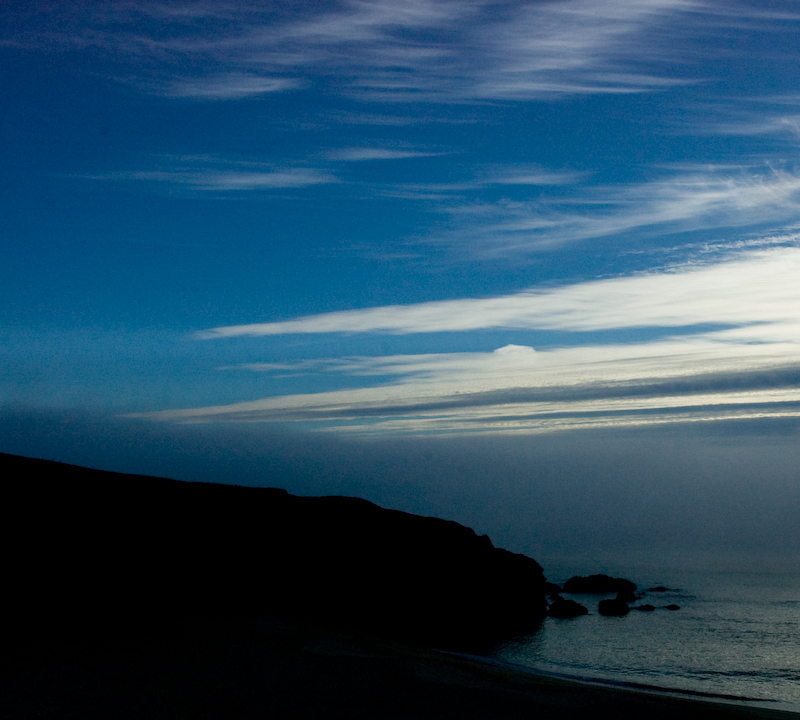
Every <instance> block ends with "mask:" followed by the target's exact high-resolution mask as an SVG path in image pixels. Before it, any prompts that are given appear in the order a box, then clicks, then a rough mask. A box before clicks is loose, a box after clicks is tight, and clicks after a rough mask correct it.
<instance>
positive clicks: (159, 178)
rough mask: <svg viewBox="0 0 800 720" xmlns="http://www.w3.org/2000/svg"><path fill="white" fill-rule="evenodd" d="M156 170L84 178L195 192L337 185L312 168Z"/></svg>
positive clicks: (210, 165)
mask: <svg viewBox="0 0 800 720" xmlns="http://www.w3.org/2000/svg"><path fill="white" fill-rule="evenodd" d="M160 164H161V165H162V167H161V168H160V169H158V170H130V171H115V172H108V173H97V174H91V175H84V176H83V177H85V178H87V179H91V180H105V181H114V182H146V183H155V184H164V185H174V186H178V187H183V188H186V189H187V190H191V191H197V192H222V193H228V192H230V193H236V192H253V191H259V190H262V191H267V190H277V189H282V188H304V187H310V186H314V185H326V184H329V183H337V182H339V179H338V178H337V177H336V176H335V175H333V174H332V173H331V172H329V171H327V170H323V169H319V168H312V167H288V168H286V167H283V168H281V167H272V166H267V165H265V164H263V163H249V162H233V161H225V160H220V159H218V158H202V157H187V158H184V159H183V160H181V159H177V161H170V162H167V163H160Z"/></svg>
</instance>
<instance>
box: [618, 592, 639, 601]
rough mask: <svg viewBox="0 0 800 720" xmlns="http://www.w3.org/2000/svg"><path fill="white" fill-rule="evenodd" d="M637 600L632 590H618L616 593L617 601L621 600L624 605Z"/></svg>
mask: <svg viewBox="0 0 800 720" xmlns="http://www.w3.org/2000/svg"><path fill="white" fill-rule="evenodd" d="M638 599H639V598H638V597H637V595H636V593H635V592H633V590H620V591H619V592H618V593H617V600H621V601H622V602H625V603H632V602H636V601H637V600H638Z"/></svg>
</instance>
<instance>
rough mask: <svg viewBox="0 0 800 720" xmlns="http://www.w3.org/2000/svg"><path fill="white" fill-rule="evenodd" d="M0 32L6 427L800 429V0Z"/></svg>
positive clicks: (367, 432)
mask: <svg viewBox="0 0 800 720" xmlns="http://www.w3.org/2000/svg"><path fill="white" fill-rule="evenodd" d="M0 17H2V23H0V26H2V28H3V29H2V35H1V36H0V57H1V58H2V62H1V63H0V67H2V68H3V70H2V73H0V81H1V82H2V96H3V99H4V100H3V104H4V111H3V113H2V114H1V115H0V130H2V137H3V138H4V143H3V150H2V155H1V156H0V157H2V172H0V182H1V183H2V193H0V202H2V217H3V233H2V247H3V263H2V264H0V312H2V314H1V315H0V358H2V365H3V367H4V372H3V373H2V378H0V403H2V406H3V407H4V408H5V409H6V410H5V411H6V413H11V414H14V413H17V414H20V413H22V414H23V415H25V414H26V413H28V414H30V413H56V414H57V413H62V414H66V415H64V416H65V417H66V416H67V415H68V416H69V417H72V418H75V417H81V418H84V419H85V418H88V417H92V418H108V419H109V422H111V421H112V420H113V422H114V423H117V422H121V423H123V425H122V426H120V427H123V426H124V424H125V422H129V423H131V427H133V426H134V425H136V427H140V426H141V425H140V424H141V423H144V424H145V425H148V424H149V425H152V426H153V427H155V426H159V427H162V428H166V427H168V426H169V427H172V428H174V427H175V426H177V425H180V424H182V423H191V424H196V423H212V424H214V425H215V426H218V425H222V424H226V423H230V424H231V425H232V426H237V427H242V426H243V423H244V424H247V425H248V432H251V431H252V423H256V424H257V425H259V427H262V429H263V433H264V437H265V438H266V437H268V436H269V433H270V432H277V431H280V432H292V433H294V432H298V433H301V434H302V433H312V434H313V435H314V436H315V437H318V436H319V435H320V434H322V435H325V436H326V437H339V438H344V437H346V438H351V439H353V438H356V439H357V438H373V439H374V438H382V441H386V442H394V441H395V440H397V439H398V438H432V437H438V438H443V437H451V438H452V437H456V438H464V437H465V436H467V437H476V438H477V437H481V438H485V437H487V436H508V435H512V436H525V437H533V436H539V435H547V434H552V433H556V434H560V437H562V436H563V437H567V436H568V437H572V438H574V442H575V443H576V444H580V443H583V442H584V439H585V437H586V435H585V433H587V432H592V431H594V430H598V429H600V430H604V431H605V430H610V431H613V430H615V429H616V430H619V431H620V432H623V431H627V430H630V429H632V428H639V429H642V428H644V429H647V430H648V431H650V432H652V433H658V432H661V431H663V430H664V429H665V428H667V427H675V428H682V429H683V430H682V432H685V433H687V434H691V433H693V432H695V430H694V428H697V427H698V424H702V425H703V426H704V428H707V427H710V426H714V427H715V428H717V427H719V428H725V430H724V433H728V434H730V433H734V434H735V433H736V432H739V431H738V430H736V429H735V428H736V427H739V428H748V432H749V431H750V430H751V429H752V428H754V427H757V428H758V434H759V435H760V436H761V435H764V434H766V436H770V435H771V434H772V432H773V431H772V430H771V428H773V427H778V426H780V428H781V430H780V431H775V433H776V437H778V436H781V437H786V432H787V431H786V429H785V428H786V427H787V423H788V426H789V427H794V425H793V423H794V422H795V420H794V419H795V418H797V417H798V414H799V413H800V382H799V381H800V363H799V361H800V283H798V275H799V274H800V273H799V271H800V242H799V241H798V239H799V238H800V165H798V160H797V151H798V147H800V62H798V61H799V60H800V6H798V4H797V3H795V2H739V1H736V0H734V1H731V2H727V1H726V2H721V1H719V2H717V1H709V2H701V1H699V0H633V1H630V0H628V1H626V2H620V1H617V0H592V1H591V2H589V1H584V0H564V1H562V2H481V1H480V0H477V1H472V0H470V1H467V0H454V1H453V2H447V1H441V0H437V1H436V2H426V1H424V0H416V1H409V2H383V1H381V0H376V1H375V2H320V3H295V2H270V3H250V2H244V1H242V2H238V1H236V0H234V1H232V2H213V3H205V2H195V3H183V2H145V1H141V2H138V1H130V2H107V3H102V4H99V5H98V4H83V3H48V4H46V5H45V4H38V3H37V4H27V3H18V2H11V3H6V4H4V5H3V6H2V9H0ZM26 417H27V415H26ZM48 417H50V415H48ZM87 422H88V421H87ZM771 423H772V424H771ZM84 426H85V425H81V427H84ZM115 427H117V426H116V425H115ZM731 428H734V429H731ZM131 432H133V431H131ZM164 432H173V431H172V430H169V431H167V430H164ZM713 432H714V433H716V432H717V430H714V431H713ZM720 432H722V431H720ZM742 432H744V431H742ZM792 432H794V431H792ZM12 434H13V433H12ZM564 434H566V435H564ZM18 435H19V433H17V436H18ZM9 437H11V435H9ZM654 437H655V435H654ZM582 438H583V439H582ZM9 442H10V441H9ZM787 442H788V441H787ZM8 447H9V448H12V449H13V448H18V447H22V446H19V445H15V444H14V443H13V442H10V444H9V445H8ZM40 452H44V450H42V449H41V448H40ZM53 452H54V453H55V452H57V451H56V450H53ZM58 452H62V451H61V450H59V451H58ZM64 452H66V451H64ZM70 457H72V456H70ZM87 458H88V460H91V457H90V456H87ZM87 458H82V459H84V460H86V459H87ZM96 462H99V460H97V461H96ZM787 467H788V465H787Z"/></svg>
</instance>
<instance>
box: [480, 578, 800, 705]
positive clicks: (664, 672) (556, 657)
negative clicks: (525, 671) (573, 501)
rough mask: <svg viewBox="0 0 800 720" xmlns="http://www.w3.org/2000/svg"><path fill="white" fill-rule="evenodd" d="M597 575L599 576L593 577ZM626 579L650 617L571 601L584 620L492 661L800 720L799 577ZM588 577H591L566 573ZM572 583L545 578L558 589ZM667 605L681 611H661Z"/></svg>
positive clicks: (504, 649)
mask: <svg viewBox="0 0 800 720" xmlns="http://www.w3.org/2000/svg"><path fill="white" fill-rule="evenodd" d="M597 572H606V571H605V570H602V569H601V570H598V571H597ZM648 573H649V574H648V576H645V577H641V576H640V577H636V576H635V575H634V574H633V573H631V572H628V573H627V574H621V573H615V572H606V574H612V575H614V576H615V577H626V578H628V579H630V580H633V581H634V582H636V583H637V585H638V586H639V590H646V589H647V588H649V587H655V586H658V585H664V586H666V587H668V588H670V590H669V591H668V592H660V593H654V592H653V593H647V594H646V596H645V598H644V599H642V600H641V601H639V602H640V603H650V604H652V605H655V606H656V607H657V608H658V607H659V606H662V607H661V608H659V609H657V610H655V611H653V612H637V611H631V612H630V613H629V614H628V615H626V616H624V617H620V618H613V617H604V616H602V615H600V614H598V612H597V604H598V602H599V600H600V599H602V598H603V597H610V596H603V595H600V596H598V595H570V594H567V593H564V597H569V598H572V599H574V600H576V601H578V602H580V603H581V604H582V605H584V606H586V607H587V608H588V609H589V612H590V613H591V614H589V615H584V616H581V617H577V618H574V619H569V620H560V619H556V618H546V619H545V621H544V623H543V624H542V626H541V628H540V629H538V630H537V631H536V632H534V633H532V634H530V635H528V636H526V637H523V638H518V639H516V640H514V641H512V642H509V643H506V644H505V645H503V646H501V647H499V648H498V649H496V650H495V651H494V652H493V653H492V656H491V657H492V659H494V660H499V661H502V662H507V663H513V664H515V665H521V666H524V667H527V668H530V669H533V670H535V671H537V672H543V673H548V674H555V675H557V676H563V677H572V678H579V679H584V680H594V681H601V682H611V683H614V684H622V685H647V686H655V687H657V688H663V689H665V690H670V689H674V690H679V691H688V692H689V693H708V694H711V695H717V696H735V697H737V698H743V699H746V700H738V701H735V702H746V703H747V704H752V705H758V706H764V707H772V708H775V709H785V710H792V711H794V712H800V568H797V569H796V570H793V571H792V570H782V571H778V572H775V571H767V570H763V571H754V570H749V571H731V570H724V571H722V570H716V571H715V570H705V571H702V572H699V571H674V570H673V571H666V570H665V571H662V572H658V573H653V572H652V571H648ZM571 574H573V575H574V574H581V575H586V574H590V573H586V572H583V573H571ZM568 577H570V575H564V576H563V577H560V576H556V575H548V579H550V580H552V581H554V582H557V583H559V584H562V583H563V581H564V580H566V579H567V578H568ZM670 603H674V604H676V605H679V606H680V610H676V611H669V610H666V609H664V608H663V606H665V605H668V604H670Z"/></svg>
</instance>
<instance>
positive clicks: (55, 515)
mask: <svg viewBox="0 0 800 720" xmlns="http://www.w3.org/2000/svg"><path fill="white" fill-rule="evenodd" d="M0 477H2V478H3V483H2V485H0V508H2V510H0V521H1V522H0V543H2V547H3V548H5V549H6V553H5V560H4V563H5V564H4V567H3V587H4V588H5V590H4V598H3V601H4V610H5V612H4V618H15V619H16V624H17V626H18V627H19V628H25V629H22V630H21V632H23V633H24V632H28V631H30V630H32V629H34V628H36V627H37V624H41V623H47V622H49V624H50V629H54V628H67V627H70V628H74V630H75V632H76V633H80V632H82V628H89V627H92V628H95V629H99V630H98V631H99V632H105V631H106V630H104V629H103V628H106V629H108V628H113V627H119V626H120V625H122V624H123V623H128V622H140V623H142V624H143V625H145V626H147V625H150V624H152V623H153V622H156V621H160V622H165V623H170V622H172V621H173V620H174V619H176V618H181V617H184V616H188V615H195V616H201V617H202V616H206V615H209V614H215V615H218V616H222V615H238V616H245V615H251V616H255V615H264V614H271V615H273V616H276V617H286V618H287V619H297V620H301V621H311V622H320V623H325V624H330V625H341V626H346V627H355V628H358V629H363V630H366V631H368V632H375V633H379V634H383V635H388V636H392V637H400V638H402V639H407V640H410V641H419V642H423V643H427V644H433V645H439V646H446V647H450V648H462V647H464V648H467V647H469V648H472V647H477V646H479V645H482V644H486V643H491V642H493V641H496V640H500V639H505V638H507V637H510V636H512V635H514V634H517V633H520V632H527V631H530V630H532V629H534V628H535V627H536V626H537V624H538V623H539V622H541V620H542V618H544V616H545V613H546V603H545V596H544V576H543V573H542V568H541V567H540V566H539V564H538V563H537V562H536V561H534V560H532V559H531V558H528V557H525V556H523V555H518V554H514V553H511V552H508V551H507V550H501V549H498V548H495V547H494V546H493V545H492V543H491V541H490V540H489V538H488V537H487V536H486V535H482V536H478V535H477V534H476V533H475V532H474V531H473V530H471V529H470V528H467V527H464V526H463V525H459V524H458V523H455V522H449V521H445V520H440V519H437V518H431V517H420V516H417V515H411V514H409V513H404V512H399V511H396V510H386V509H383V508H380V507H378V506H377V505H374V504H372V503H370V502H367V501H366V500H361V499H358V498H350V497H296V496H293V495H290V494H289V493H287V492H286V491H285V490H280V489H274V488H260V487H241V486H235V485H218V484H212V483H202V482H179V481H175V480H166V479H163V478H154V477H146V476H137V475H122V474H118V473H110V472H102V471H98V470H89V469H86V468H81V467H76V466H72V465H64V464H61V463H54V462H48V461H44V460H31V459H27V458H20V457H15V456H11V455H4V454H0ZM12 548H13V550H12ZM11 625H12V623H11V622H10V621H8V620H4V623H3V626H2V628H0V632H14V630H13V628H12V627H11ZM112 632H116V630H113V631H112ZM0 642H2V638H0Z"/></svg>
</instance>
